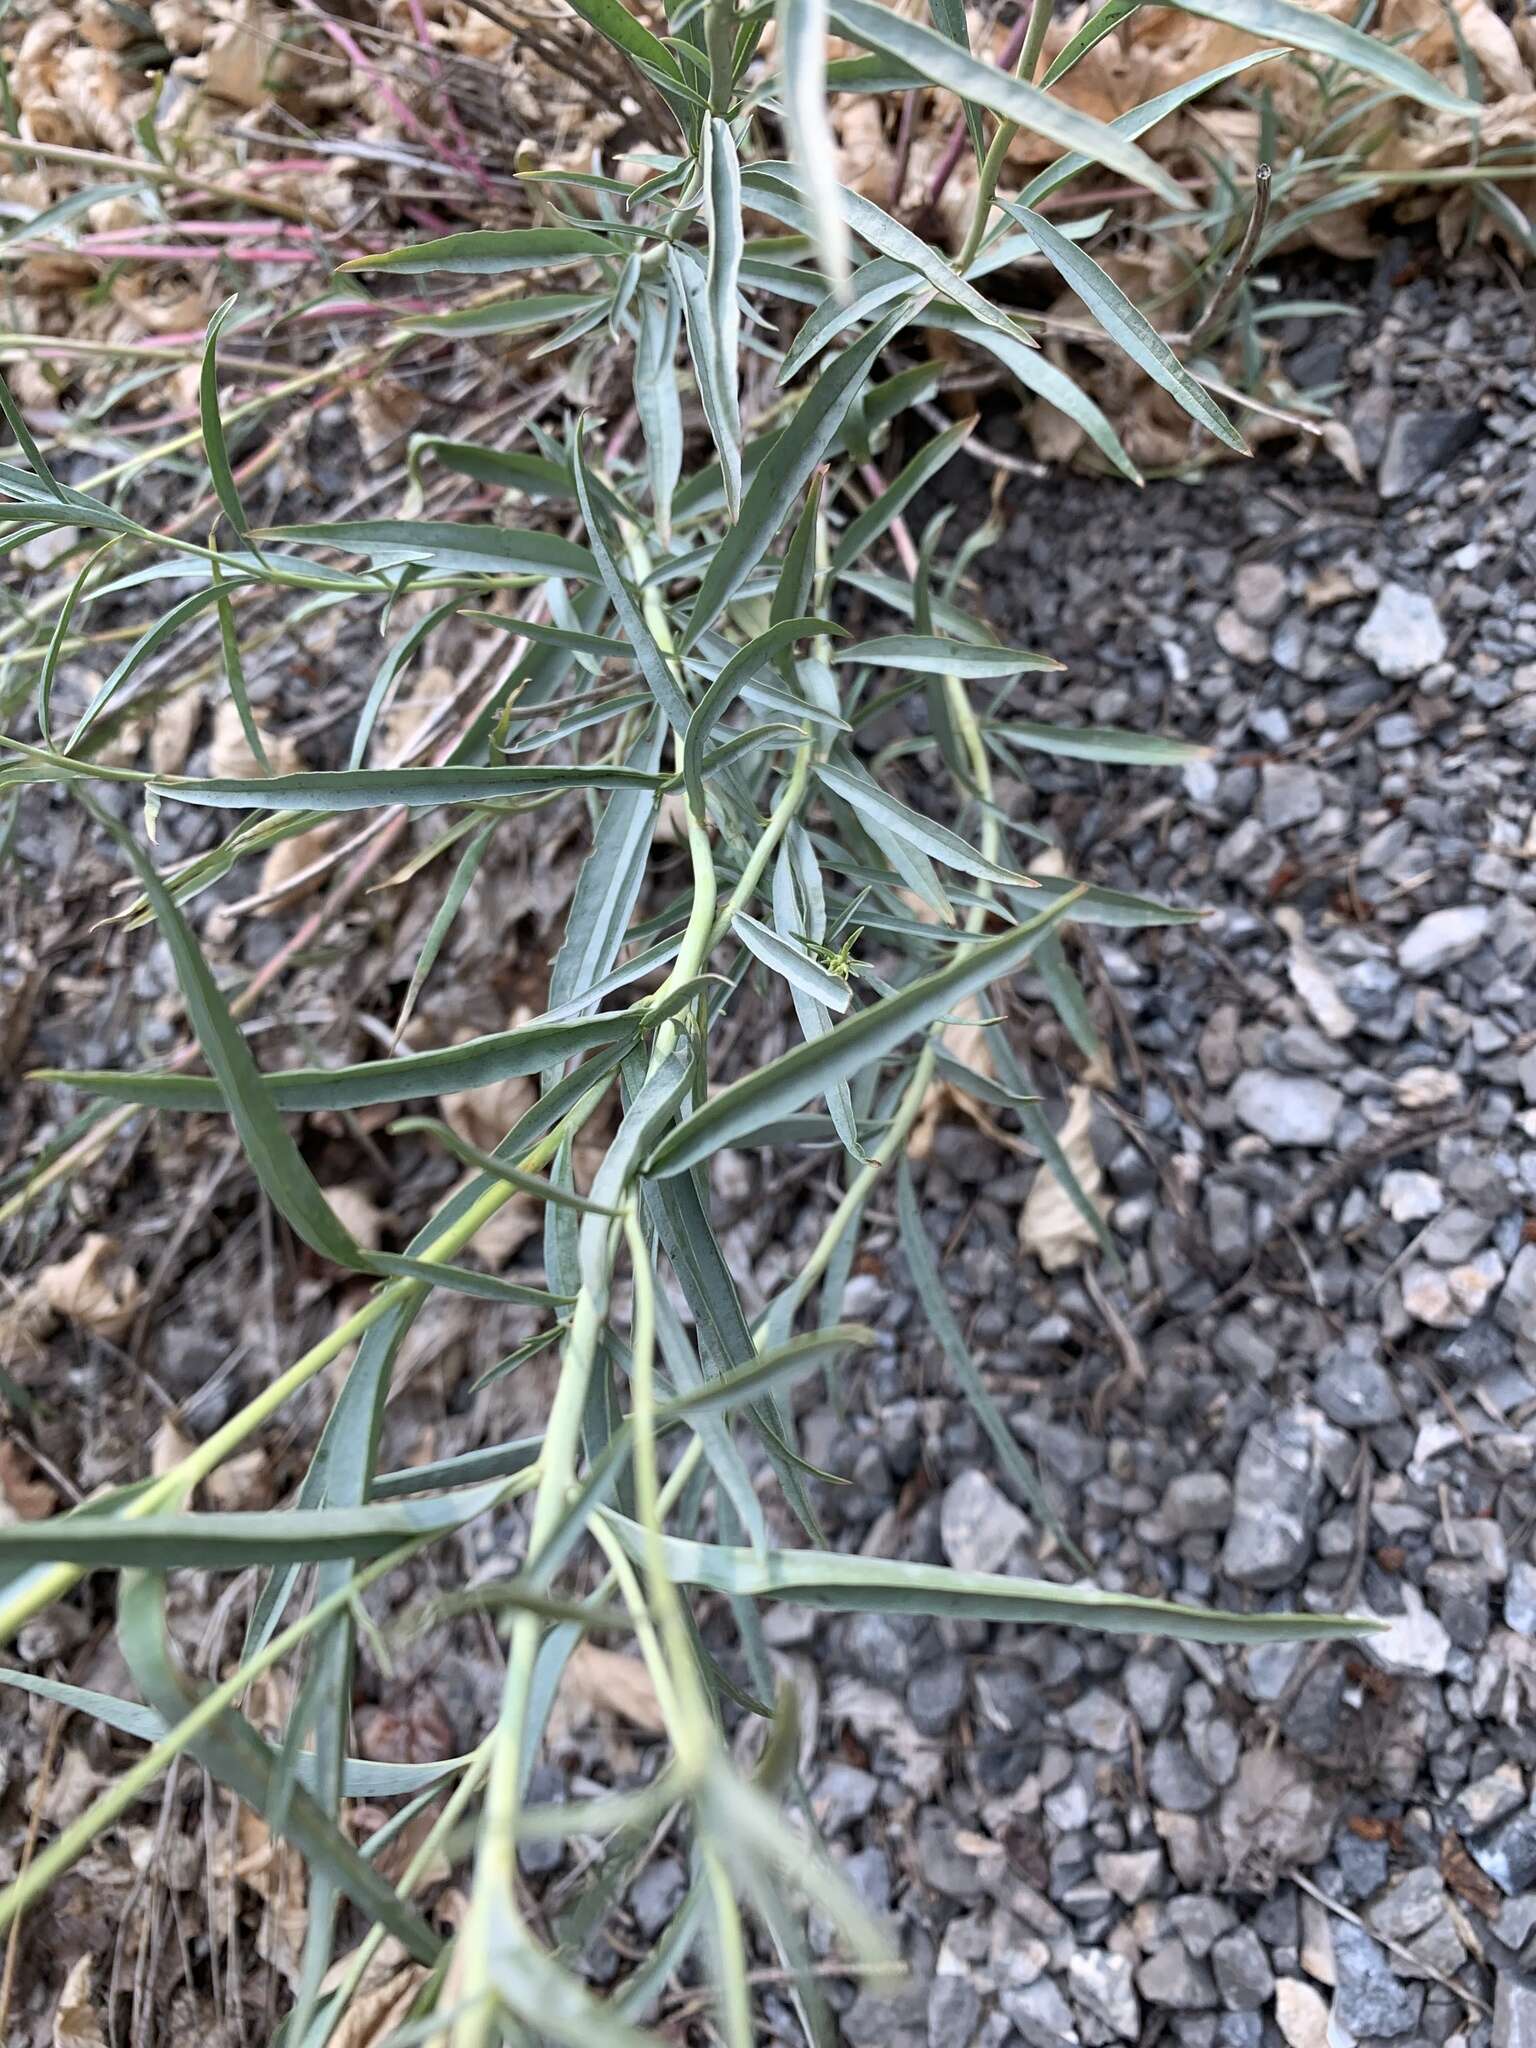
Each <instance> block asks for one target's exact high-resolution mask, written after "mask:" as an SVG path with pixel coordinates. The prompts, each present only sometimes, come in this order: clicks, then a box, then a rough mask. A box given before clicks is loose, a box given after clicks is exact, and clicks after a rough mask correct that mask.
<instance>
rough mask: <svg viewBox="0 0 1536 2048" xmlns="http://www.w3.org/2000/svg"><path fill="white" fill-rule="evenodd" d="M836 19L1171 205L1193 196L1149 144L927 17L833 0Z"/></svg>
mask: <svg viewBox="0 0 1536 2048" xmlns="http://www.w3.org/2000/svg"><path fill="white" fill-rule="evenodd" d="M831 13H832V20H833V22H834V23H835V25H836V26H837V27H838V28H840V29H841V30H842V32H843V34H844V35H846V36H849V37H851V38H852V40H853V41H854V42H856V43H862V44H863V45H864V47H865V49H867V50H878V51H879V52H881V54H882V55H884V56H887V57H894V58H895V59H896V60H897V61H898V62H899V63H902V64H908V65H910V66H911V67H912V69H913V70H914V71H915V72H917V73H918V74H919V75H920V76H921V77H923V78H925V79H926V80H927V81H928V83H929V84H930V85H940V86H944V87H946V88H947V89H948V90H949V91H950V92H954V93H958V94H959V95H960V97H961V99H964V100H971V101H974V103H975V104H976V105H977V106H978V107H985V108H987V110H988V111H989V112H990V113H993V114H996V115H997V116H998V117H999V119H1001V120H1004V121H1016V122H1017V123H1018V125H1019V126H1020V127H1021V128H1028V129H1031V130H1032V131H1033V132H1034V133H1035V134H1036V135H1044V136H1045V137H1046V138H1047V139H1048V140H1049V141H1051V142H1055V143H1058V144H1059V145H1060V146H1061V147H1062V148H1063V149H1072V150H1080V151H1081V152H1082V154H1083V155H1084V156H1086V157H1089V158H1090V159H1091V160H1092V161H1093V162H1094V163H1100V164H1103V165H1104V166H1105V167H1106V168H1107V169H1109V170H1113V171H1118V172H1119V173H1120V174H1121V176H1122V177H1125V178H1130V179H1131V180H1132V181H1133V182H1134V183H1135V184H1138V185H1145V186H1146V187H1147V189H1148V191H1150V192H1155V193H1156V194H1157V195H1158V197H1159V198H1160V199H1162V200H1164V201H1166V203H1167V204H1168V205H1170V206H1178V207H1182V206H1183V205H1184V203H1185V195H1184V193H1183V192H1182V191H1181V190H1180V188H1179V187H1178V185H1177V184H1176V183H1175V182H1174V180H1173V179H1172V178H1170V177H1169V176H1168V175H1167V173H1166V172H1164V171H1162V170H1160V169H1159V168H1158V166H1157V165H1156V164H1155V163H1154V162H1153V161H1152V159H1151V157H1149V156H1148V155H1147V154H1146V152H1145V151H1144V150H1140V149H1138V148H1137V147H1136V145H1135V144H1134V143H1132V142H1127V141H1126V139H1125V137H1124V136H1123V135H1119V134H1117V133H1116V132H1115V130H1114V129H1113V128H1111V127H1109V126H1108V125H1107V124H1106V123H1104V122H1102V121H1095V120H1094V119H1092V117H1091V116H1089V115H1087V114H1080V113H1079V112H1078V111H1077V110H1076V108H1075V107H1071V106H1069V105H1068V104H1067V103H1066V101H1064V100H1059V99H1055V98H1053V97H1052V95H1051V94H1050V93H1046V92H1042V91H1041V90H1040V89H1039V87H1038V86H1033V85H1026V84H1025V83H1024V81H1023V79H1022V78H1015V77H1014V76H1013V75H1012V74H1011V73H1010V72H1007V71H1001V70H999V69H998V67H997V66H996V65H994V64H983V63H981V62H980V61H979V59H977V58H975V57H973V56H971V55H970V53H969V52H968V51H966V50H962V49H960V48H958V47H957V45H955V44H954V43H951V42H949V41H948V40H947V39H946V38H945V37H943V36H941V35H938V34H936V33H935V32H934V30H933V29H931V28H925V27H924V26H923V25H922V23H921V22H916V21H906V20H904V19H903V18H902V16H901V15H899V14H893V13H892V12H891V10H890V9H889V8H888V7H880V6H877V5H876V4H875V0H831Z"/></svg>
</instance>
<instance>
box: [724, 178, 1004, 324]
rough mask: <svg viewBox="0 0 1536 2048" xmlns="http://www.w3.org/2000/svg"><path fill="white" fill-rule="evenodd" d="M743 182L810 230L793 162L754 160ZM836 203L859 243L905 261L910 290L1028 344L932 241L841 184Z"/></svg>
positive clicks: (759, 201) (755, 198) (769, 207)
mask: <svg viewBox="0 0 1536 2048" xmlns="http://www.w3.org/2000/svg"><path fill="white" fill-rule="evenodd" d="M744 183H745V185H746V188H747V191H748V194H749V195H750V198H751V201H752V203H753V204H754V205H755V206H760V207H761V208H762V210H763V211H764V212H765V213H771V214H772V215H773V217H774V219H775V220H781V221H784V222H785V223H787V224H788V225H789V226H791V227H803V228H805V229H807V230H809V228H810V227H811V225H812V222H811V216H810V213H809V212H808V210H807V209H806V207H805V206H804V205H803V204H802V203H801V200H800V197H799V192H798V188H797V185H796V183H795V180H794V174H793V166H792V165H789V164H754V165H752V167H751V169H750V170H748V171H747V173H746V176H745V179H744ZM838 203H839V205H840V206H841V207H842V210H843V218H844V219H845V220H846V221H847V223H848V225H849V226H850V227H851V228H852V229H853V231H854V233H855V234H856V235H858V236H859V238H860V239H861V240H862V241H865V242H868V244H869V245H870V247H871V248H872V249H876V250H878V251H879V253H880V254H881V255H882V256H886V257H889V258H890V259H891V260H892V261H893V262H896V263H900V264H902V265H904V267H905V268H906V269H907V270H908V271H909V272H910V273H911V275H912V288H913V289H915V288H916V282H917V280H918V279H919V278H920V279H921V280H922V282H923V283H924V284H926V285H928V286H929V287H930V289H931V290H933V291H934V292H936V293H937V294H938V296H939V297H940V298H942V299H948V300H950V301H951V302H952V303H953V304H954V305H956V306H958V307H959V308H960V310H961V311H962V312H965V313H969V314H970V315H971V317H972V319H974V320H980V321H982V322H983V323H984V324H986V325H988V326H996V327H999V328H1001V329H1002V331H1003V333H1005V334H1008V335H1011V336H1012V337H1013V338H1014V339H1015V340H1016V341H1018V342H1019V343H1020V344H1021V345H1022V346H1023V347H1025V348H1029V347H1031V346H1032V345H1033V344H1032V342H1031V340H1030V337H1029V336H1028V335H1027V334H1025V333H1024V331H1023V330H1022V329H1021V328H1018V327H1016V326H1015V325H1014V324H1013V322H1012V321H1011V320H1010V319H1009V318H1008V316H1007V314H1006V313H1002V312H999V310H998V309H997V307H996V306H994V305H993V304H992V303H991V302H990V301H989V300H988V299H985V298H983V297H982V295H981V293H980V292H979V291H977V289H976V287H975V286H974V285H973V284H967V283H966V281H965V279H964V278H963V277H961V276H960V274H959V273H958V272H957V271H956V270H955V269H954V268H953V266H952V265H950V264H948V263H946V262H945V260H944V258H943V256H942V255H941V254H940V252H939V251H938V250H937V249H936V248H934V246H933V244H932V243H931V242H925V241H924V240H923V238H922V237H921V235H915V234H913V232H912V230H911V229H910V228H908V227H903V226H902V224H901V222H900V221H898V220H893V219H892V218H891V216H890V215H889V214H888V213H887V212H886V211H885V209H884V208H883V207H880V206H877V205H876V204H875V202H874V201H873V200H872V199H866V198H864V196H863V195H862V194H861V193H858V192H854V191H851V190H849V189H847V188H842V190H841V197H840V199H839V201H838Z"/></svg>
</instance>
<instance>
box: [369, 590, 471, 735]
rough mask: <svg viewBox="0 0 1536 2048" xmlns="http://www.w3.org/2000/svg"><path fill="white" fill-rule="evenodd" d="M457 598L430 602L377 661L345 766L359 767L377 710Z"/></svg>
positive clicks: (453, 610)
mask: <svg viewBox="0 0 1536 2048" xmlns="http://www.w3.org/2000/svg"><path fill="white" fill-rule="evenodd" d="M458 602H459V601H458V599H457V598H456V597H451V598H449V599H448V601H447V603H446V604H440V605H436V606H434V608H433V609H432V610H431V611H429V612H428V613H427V614H426V615H425V617H423V618H420V619H418V620H417V622H416V624H415V625H414V626H412V628H411V630H410V631H409V632H408V633H407V634H405V635H404V637H403V638H402V639H400V640H397V641H396V642H395V644H394V646H393V647H391V648H390V650H389V652H388V653H387V654H386V655H385V657H384V659H383V660H382V661H381V662H380V663H379V666H378V670H377V673H376V674H375V675H374V678H373V681H372V683H370V685H369V686H368V694H367V696H366V697H365V698H364V699H363V708H362V710H361V711H360V712H359V713H358V715H357V730H356V732H355V733H354V734H353V735H352V748H351V752H350V753H349V754H348V756H347V766H348V768H350V769H358V768H361V767H362V765H363V762H364V761H365V760H366V759H367V755H368V743H369V741H370V740H371V739H372V738H373V728H374V726H375V725H376V724H377V723H378V717H379V713H380V712H381V711H382V710H383V708H384V705H385V703H386V701H387V699H388V697H389V693H390V691H391V690H392V689H393V688H394V686H395V684H396V682H397V681H398V680H399V677H400V675H401V674H402V672H403V671H404V669H405V667H406V665H407V664H408V663H409V661H410V659H411V656H412V655H413V654H414V653H415V652H416V650H417V648H418V647H420V646H421V644H422V642H423V641H424V640H426V639H428V638H429V637H430V636H431V635H432V634H433V633H435V632H436V631H437V629H438V627H439V626H440V625H442V623H443V621H444V620H445V619H449V618H452V616H453V614H454V612H455V611H456V610H457V608H458Z"/></svg>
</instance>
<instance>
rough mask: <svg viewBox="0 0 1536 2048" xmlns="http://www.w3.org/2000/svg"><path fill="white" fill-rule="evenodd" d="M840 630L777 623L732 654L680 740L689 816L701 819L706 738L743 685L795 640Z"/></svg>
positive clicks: (805, 621)
mask: <svg viewBox="0 0 1536 2048" xmlns="http://www.w3.org/2000/svg"><path fill="white" fill-rule="evenodd" d="M841 632H842V628H841V627H840V626H834V625H833V624H832V623H831V622H830V621H829V620H827V619H818V618H802V619H780V620H779V621H778V623H777V624H775V625H771V626H769V627H768V629H767V631H766V632H763V633H759V634H758V636H757V638H756V639H755V640H751V641H749V642H748V643H747V645H746V646H745V647H743V648H741V649H740V650H739V651H738V652H737V653H735V654H733V655H732V656H731V658H730V660H729V661H728V662H727V663H726V664H725V666H724V668H722V669H721V671H720V673H719V675H717V676H716V677H715V680H714V681H713V682H712V683H711V684H710V686H709V688H708V689H707V690H706V691H705V692H704V695H703V696H702V697H701V698H700V699H699V702H698V706H697V708H696V709H695V711H694V712H693V715H692V717H690V719H689V720H688V727H687V731H686V732H685V734H684V736H683V784H684V787H685V788H686V789H687V791H688V805H689V808H690V810H691V811H692V812H693V815H694V816H695V817H696V818H698V819H700V820H701V821H702V819H703V818H704V815H705V793H704V767H703V764H704V755H705V749H706V747H707V746H708V743H709V738H710V734H711V733H712V732H713V731H714V729H715V726H716V725H717V724H718V723H719V721H720V720H721V719H722V718H723V717H724V716H725V714H726V712H727V711H729V710H730V708H731V706H732V704H733V703H734V702H735V701H736V699H737V697H738V696H739V695H740V694H741V691H742V689H743V688H744V687H745V686H746V684H748V683H750V682H751V681H753V680H754V678H755V677H756V676H758V675H759V674H760V673H761V672H762V670H763V669H765V668H767V667H768V666H769V665H770V664H771V663H772V662H773V661H775V660H776V659H777V658H778V656H779V655H780V654H782V653H784V652H785V650H786V649H788V648H789V647H792V646H793V645H794V643H795V641H797V640H801V639H804V638H805V637H806V636H807V635H809V634H812V633H836V634H839V635H840V634H841Z"/></svg>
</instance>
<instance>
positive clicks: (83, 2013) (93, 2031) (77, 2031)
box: [53, 1955, 107, 2048]
mask: <svg viewBox="0 0 1536 2048" xmlns="http://www.w3.org/2000/svg"><path fill="white" fill-rule="evenodd" d="M94 1975H95V1963H94V1961H93V1959H92V1958H91V1957H90V1956H88V1955H84V1956H77V1957H76V1958H75V1960H74V1962H72V1963H71V1964H70V1966H69V1975H68V1976H67V1977H66V1978H65V1979H64V1989H63V1990H62V1991H61V1992H60V1993H59V2002H58V2004H57V2005H56V2006H55V2007H54V2009H53V2048H107V2037H106V2035H105V2034H104V2033H103V2031H102V2025H101V2021H100V2020H99V2019H98V2018H97V2016H96V2008H95V2007H94V2006H93V2005H92V2004H91V1979H92V1977H93V1976H94Z"/></svg>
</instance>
